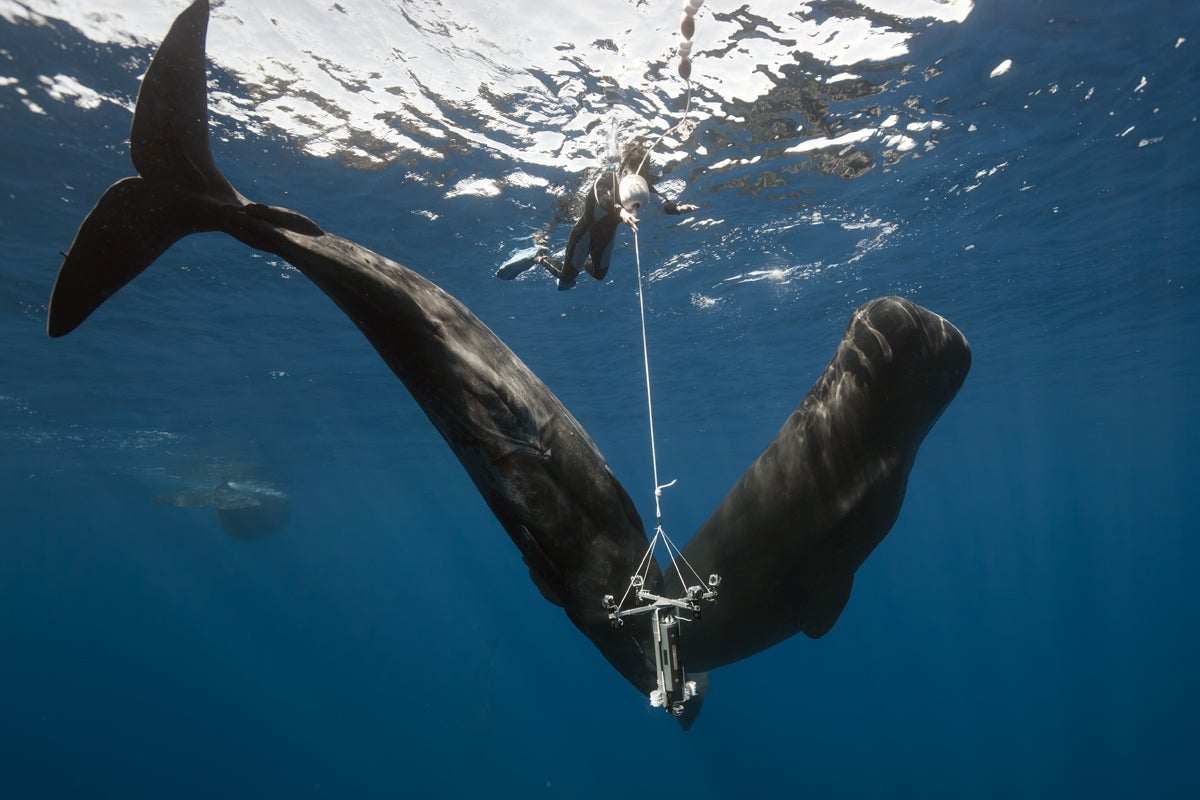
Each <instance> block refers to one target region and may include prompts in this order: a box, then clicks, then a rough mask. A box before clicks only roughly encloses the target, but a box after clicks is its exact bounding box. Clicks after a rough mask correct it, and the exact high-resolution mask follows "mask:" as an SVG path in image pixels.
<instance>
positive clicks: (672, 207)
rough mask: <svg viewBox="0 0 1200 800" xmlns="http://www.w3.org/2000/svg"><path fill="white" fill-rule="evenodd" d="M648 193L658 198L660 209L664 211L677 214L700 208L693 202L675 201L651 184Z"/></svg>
mask: <svg viewBox="0 0 1200 800" xmlns="http://www.w3.org/2000/svg"><path fill="white" fill-rule="evenodd" d="M650 193H651V194H652V195H654V196H655V197H657V198H658V202H660V203H662V209H663V212H664V213H667V214H672V215H677V214H688V213H690V212H692V211H699V210H700V206H698V205H695V204H694V203H676V202H675V201H674V200H670V199H668V198H666V197H664V196H663V194H662V192H660V191H659V190H658V187H657V186H653V185H652V186H651V187H650Z"/></svg>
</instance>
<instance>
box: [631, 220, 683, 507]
mask: <svg viewBox="0 0 1200 800" xmlns="http://www.w3.org/2000/svg"><path fill="white" fill-rule="evenodd" d="M633 256H634V261H635V262H636V263H637V279H638V310H639V311H640V312H641V315H642V362H643V363H644V365H645V371H646V411H647V413H648V415H649V418H650V466H651V468H652V470H653V472H654V518H655V525H656V526H657V527H658V528H659V530H661V529H662V505H661V504H660V503H659V498H661V497H662V490H663V489H665V488H667V486H671V485H672V484H674V483H675V481H671V483H668V484H666V485H663V484H661V483H659V482H658V447H657V445H656V443H655V440H654V400H653V397H652V395H651V393H650V347H649V345H648V344H647V339H646V300H645V293H644V292H643V290H642V283H643V281H642V254H641V250H640V248H639V246H638V234H637V231H636V230H635V231H634V232H633Z"/></svg>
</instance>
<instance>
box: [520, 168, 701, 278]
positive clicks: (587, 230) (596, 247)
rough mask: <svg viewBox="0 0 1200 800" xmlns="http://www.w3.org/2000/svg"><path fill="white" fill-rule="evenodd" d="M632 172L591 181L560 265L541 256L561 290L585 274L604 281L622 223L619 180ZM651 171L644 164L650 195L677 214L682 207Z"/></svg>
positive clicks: (604, 175)
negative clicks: (653, 178)
mask: <svg viewBox="0 0 1200 800" xmlns="http://www.w3.org/2000/svg"><path fill="white" fill-rule="evenodd" d="M632 171H633V170H626V171H623V172H622V173H621V174H620V175H619V176H618V174H617V172H616V171H615V170H607V171H605V172H602V173H600V175H599V176H598V177H597V178H596V180H594V181H593V182H592V188H591V191H589V192H588V193H587V197H586V198H585V200H584V207H583V213H582V214H580V216H579V219H578V220H576V222H575V227H573V228H571V235H570V236H569V237H567V249H566V252H565V253H564V254H563V260H562V261H561V262H559V261H555V260H554V259H552V258H550V257H548V256H546V255H540V254H539V255H538V257H537V259H536V260H537V262H538V263H540V264H541V265H542V266H544V267H545V268H546V269H548V270H549V271H550V272H551V274H553V275H554V276H555V277H556V278H558V288H559V289H560V290H561V289H569V288H571V287H572V286H574V285H575V278H576V277H577V276H578V275H579V273H580V272H584V271H586V272H587V274H589V275H591V276H592V277H593V278H595V279H596V280H598V281H599V280H604V276H605V275H607V274H608V265H609V262H610V261H611V260H612V251H613V241H614V240H615V239H616V235H617V228H618V226H620V224H621V215H620V213H619V212H620V208H619V203H620V202H621V198H620V196H619V192H618V181H619V180H620V178H621V177H624V176H625V175H627V174H629V173H631V172H632ZM648 173H649V169H648V168H647V167H646V166H645V165H644V164H643V168H642V177H643V178H644V179H645V180H646V185H647V186H649V187H650V193H651V194H653V195H654V196H655V197H656V198H658V200H659V202H661V203H662V206H663V211H665V212H666V213H668V214H678V213H680V212H679V208H678V206H676V204H675V203H673V202H672V201H670V200H667V199H666V198H665V197H663V196H662V195H660V194H659V193H658V190H657V189H655V188H654V184H652V183H651V182H650V179H649V174H648Z"/></svg>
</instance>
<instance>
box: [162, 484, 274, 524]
mask: <svg viewBox="0 0 1200 800" xmlns="http://www.w3.org/2000/svg"><path fill="white" fill-rule="evenodd" d="M154 499H155V500H157V501H158V502H160V503H166V504H167V505H169V506H175V507H177V508H211V509H213V510H215V511H216V512H217V521H218V522H219V523H220V524H221V527H222V528H223V529H224V530H225V532H226V533H228V534H229V535H230V536H232V537H234V538H235V539H261V538H262V537H264V536H270V535H271V534H272V533H277V532H278V531H280V530H282V529H283V527H284V526H285V525H287V523H288V519H289V518H290V517H291V501H290V499H289V498H288V493H287V491H286V490H285V489H284V488H283V487H282V486H280V485H279V484H276V483H272V482H269V481H262V480H254V479H250V478H227V479H224V480H222V481H221V482H220V483H219V484H218V485H216V486H211V487H208V488H204V489H184V490H181V491H178V492H167V493H166V494H160V495H158V496H157V497H155V498H154Z"/></svg>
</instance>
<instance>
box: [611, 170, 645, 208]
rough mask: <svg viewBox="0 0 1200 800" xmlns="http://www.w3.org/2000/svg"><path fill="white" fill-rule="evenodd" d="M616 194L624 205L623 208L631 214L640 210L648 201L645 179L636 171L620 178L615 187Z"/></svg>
mask: <svg viewBox="0 0 1200 800" xmlns="http://www.w3.org/2000/svg"><path fill="white" fill-rule="evenodd" d="M617 195H618V196H619V197H620V199H621V205H623V206H625V210H626V211H628V212H629V213H631V214H636V213H637V212H638V211H640V210H641V208H642V206H644V205H647V204H648V203H649V202H650V187H649V185H647V183H646V179H645V178H643V177H642V176H641V175H638V174H637V173H631V174H629V175H626V176H625V177H624V178H621V184H620V186H618V188H617Z"/></svg>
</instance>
